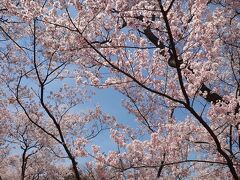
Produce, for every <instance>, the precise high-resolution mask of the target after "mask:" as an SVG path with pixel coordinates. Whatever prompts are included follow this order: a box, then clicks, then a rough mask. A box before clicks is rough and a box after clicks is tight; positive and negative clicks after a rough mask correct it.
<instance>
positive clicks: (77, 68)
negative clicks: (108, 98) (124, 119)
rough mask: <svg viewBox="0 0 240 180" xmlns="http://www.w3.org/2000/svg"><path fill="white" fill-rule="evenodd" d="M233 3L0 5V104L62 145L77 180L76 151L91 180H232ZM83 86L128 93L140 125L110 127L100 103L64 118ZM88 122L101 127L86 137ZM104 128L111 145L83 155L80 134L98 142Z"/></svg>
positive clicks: (239, 168) (235, 170)
mask: <svg viewBox="0 0 240 180" xmlns="http://www.w3.org/2000/svg"><path fill="white" fill-rule="evenodd" d="M239 6H240V3H239V2H237V1H232V0H224V1H223V0H210V1H209V0H194V1H193V0H181V1H180V0H155V1H145V0H134V1H132V0H131V1H130V0H121V1H120V0H117V1H111V0H97V1H92V0H86V1H78V0H59V1H51V0H49V1H48V0H45V1H43V0H42V1H41V0H38V1H10V0H5V1H4V3H3V5H1V7H0V13H1V14H2V15H1V19H0V20H1V21H0V22H1V24H0V30H1V33H2V36H1V37H3V46H2V48H1V49H3V50H2V51H1V59H3V62H4V63H2V65H1V83H2V84H4V83H5V84H6V87H4V88H7V89H9V90H10V93H9V92H5V91H4V90H5V89H4V88H3V90H2V91H3V95H2V96H3V97H4V98H3V101H5V100H6V101H8V102H9V103H8V104H10V106H11V104H14V105H16V106H18V109H19V111H21V112H23V113H24V114H25V116H26V118H27V119H28V120H29V121H30V122H31V123H32V124H33V125H35V126H36V127H37V128H38V129H40V130H42V131H43V132H44V133H45V135H46V136H47V137H49V138H51V139H53V140H55V141H56V143H58V145H59V146H60V149H61V150H63V152H65V154H67V157H68V159H70V161H71V163H72V167H73V169H74V171H73V172H74V173H75V177H76V178H77V179H80V178H82V177H81V173H80V170H79V169H78V167H77V161H76V159H77V157H81V156H91V157H93V158H94V160H93V161H90V162H88V163H87V165H86V166H87V176H88V177H89V178H90V179H154V178H161V179H166V178H169V179H174V178H177V179H184V178H188V177H196V178H199V179H204V178H207V179H214V178H218V179H226V178H227V179H239V174H240V164H239V163H240V162H239V161H240V156H239V153H240V133H239V131H240V130H239V126H240V121H239V119H240V115H239V104H240V98H239V96H240V79H239V76H240V71H239V69H240V63H239V59H240V57H239V33H238V32H239V13H240V12H239V8H238V7H239ZM9 72H11V73H9ZM8 73H9V74H11V76H7V75H6V74H8ZM50 84H53V86H54V87H52V89H54V90H51V88H49V87H48V86H50ZM59 84H60V85H59ZM73 84H74V85H73ZM85 86H94V87H98V88H109V87H114V88H115V90H117V91H119V92H120V93H122V94H123V95H125V97H126V99H125V100H124V101H123V105H124V106H125V108H126V109H127V110H128V111H129V113H131V114H133V115H134V116H135V117H136V120H137V121H136V126H135V127H134V128H130V127H128V126H127V125H119V124H118V125H116V123H113V120H110V119H111V118H109V117H108V116H104V113H102V112H101V110H100V109H99V108H96V110H95V111H94V112H88V113H87V114H85V115H83V114H81V115H79V114H78V113H76V112H74V111H71V109H72V108H73V107H75V106H77V104H79V103H82V102H84V101H86V99H85V98H84V97H86V96H88V95H86V94H87V91H86V90H83V87H85ZM48 88H49V89H50V90H46V89H48ZM6 97H7V98H6ZM46 97H47V98H46ZM12 101H13V102H12ZM1 104H3V106H1V111H6V112H9V111H12V110H11V109H9V108H10V107H8V106H6V105H5V104H4V103H1ZM6 115H7V113H6ZM91 120H99V121H100V123H98V125H95V126H91V127H88V128H89V129H90V135H89V136H88V134H89V131H82V129H83V128H82V127H83V126H84V125H85V124H86V123H89V122H90V121H91ZM61 122H62V123H61ZM109 122H111V123H109ZM104 123H107V124H108V125H109V124H110V125H112V126H111V130H110V133H111V138H112V139H113V140H114V141H115V142H116V145H117V147H118V150H117V151H110V152H108V154H107V155H105V154H104V153H103V152H102V151H101V147H99V146H97V145H93V151H92V152H88V151H86V150H85V149H84V147H85V145H86V144H87V142H88V140H87V138H83V137H88V138H89V139H91V138H93V137H95V135H97V134H98V133H99V131H101V130H102V127H101V126H100V129H99V128H96V127H98V126H99V125H101V124H104ZM113 124H114V125H113ZM90 125H92V124H91V123H90ZM92 128H93V129H92ZM94 128H95V130H94ZM79 132H82V133H80V134H79ZM91 132H92V133H91ZM84 135H85V136H84ZM59 146H58V147H59Z"/></svg>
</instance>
